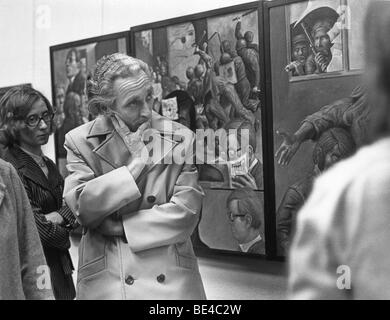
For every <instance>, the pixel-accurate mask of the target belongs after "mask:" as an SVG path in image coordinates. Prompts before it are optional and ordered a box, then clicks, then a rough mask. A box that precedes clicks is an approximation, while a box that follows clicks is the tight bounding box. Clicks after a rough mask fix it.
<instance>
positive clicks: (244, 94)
mask: <svg viewBox="0 0 390 320" xmlns="http://www.w3.org/2000/svg"><path fill="white" fill-rule="evenodd" d="M221 49H222V52H223V53H222V55H221V59H220V65H222V66H223V65H227V64H229V63H230V62H233V63H234V71H235V77H236V83H234V88H235V89H236V91H237V94H238V96H239V97H240V99H241V102H242V104H243V105H244V107H245V108H246V109H248V110H250V111H252V112H256V110H257V106H258V104H259V101H258V100H253V99H250V93H251V84H250V82H249V80H248V78H247V72H246V69H245V64H244V61H243V60H242V58H241V57H240V56H239V55H237V52H236V51H235V50H233V48H232V47H231V44H230V41H229V40H224V41H223V42H222V45H221Z"/></svg>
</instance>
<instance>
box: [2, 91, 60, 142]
mask: <svg viewBox="0 0 390 320" xmlns="http://www.w3.org/2000/svg"><path fill="white" fill-rule="evenodd" d="M39 100H41V101H43V102H44V103H45V105H46V107H47V110H48V111H49V112H50V113H54V108H53V106H52V105H51V103H50V102H49V100H47V98H46V97H45V96H44V95H43V94H42V93H41V92H39V91H38V90H35V89H33V88H31V87H29V86H20V87H15V88H12V89H10V90H8V91H7V92H6V93H5V94H4V95H3V97H2V98H1V99H0V143H1V144H3V145H5V146H12V145H13V144H15V143H16V144H19V132H20V130H21V129H23V128H24V127H25V125H26V124H25V122H24V120H25V119H26V117H27V115H28V113H29V112H30V111H31V109H32V106H33V105H34V104H35V103H36V102H37V101H39ZM54 131H55V126H54V121H52V123H51V127H50V133H53V132H54Z"/></svg>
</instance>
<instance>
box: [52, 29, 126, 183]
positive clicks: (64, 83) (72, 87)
mask: <svg viewBox="0 0 390 320" xmlns="http://www.w3.org/2000/svg"><path fill="white" fill-rule="evenodd" d="M115 52H121V53H125V54H128V53H129V41H128V32H120V33H115V34H110V35H105V36H101V37H97V38H90V39H85V40H80V41H76V42H71V43H65V44H60V45H56V46H52V47H50V58H51V76H52V97H53V105H54V107H55V108H56V117H55V121H56V132H55V146H56V162H57V166H58V168H59V170H60V173H61V175H63V176H64V177H66V176H67V170H66V167H65V165H66V150H65V148H64V146H63V145H64V142H65V134H66V133H67V132H69V131H70V130H72V129H74V128H75V127H77V126H80V125H82V124H84V123H86V122H88V121H91V120H93V116H92V115H91V114H90V112H89V110H88V97H87V91H86V81H87V79H88V77H89V76H91V75H92V74H93V72H94V68H95V65H96V62H97V61H98V60H99V59H100V58H101V57H103V56H104V55H108V54H112V53H115Z"/></svg>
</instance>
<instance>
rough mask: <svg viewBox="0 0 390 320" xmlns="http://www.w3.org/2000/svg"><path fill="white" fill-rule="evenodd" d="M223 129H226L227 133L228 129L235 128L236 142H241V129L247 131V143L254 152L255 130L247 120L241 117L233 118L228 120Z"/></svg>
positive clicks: (227, 132)
mask: <svg viewBox="0 0 390 320" xmlns="http://www.w3.org/2000/svg"><path fill="white" fill-rule="evenodd" d="M224 129H225V130H226V134H227V135H229V130H235V134H236V137H237V141H238V143H241V134H242V131H243V130H248V131H249V145H250V146H251V147H252V149H253V152H256V132H255V128H254V127H253V125H252V124H251V123H250V122H249V121H247V120H242V119H234V120H232V121H230V122H228V123H227V124H226V125H225V126H224Z"/></svg>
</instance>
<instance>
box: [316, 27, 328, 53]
mask: <svg viewBox="0 0 390 320" xmlns="http://www.w3.org/2000/svg"><path fill="white" fill-rule="evenodd" d="M314 45H315V47H316V49H317V50H320V49H326V50H329V49H330V47H331V42H330V38H329V35H328V33H327V31H326V30H325V29H320V30H318V31H317V32H316V33H315V35H314Z"/></svg>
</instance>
